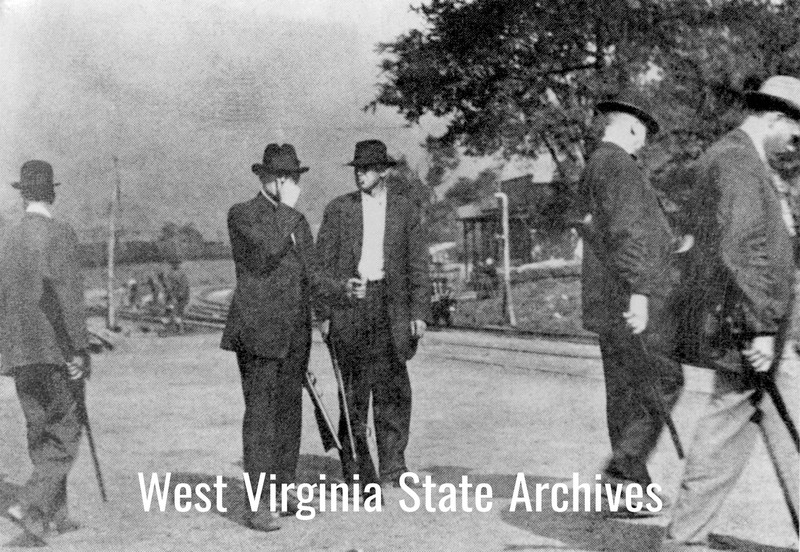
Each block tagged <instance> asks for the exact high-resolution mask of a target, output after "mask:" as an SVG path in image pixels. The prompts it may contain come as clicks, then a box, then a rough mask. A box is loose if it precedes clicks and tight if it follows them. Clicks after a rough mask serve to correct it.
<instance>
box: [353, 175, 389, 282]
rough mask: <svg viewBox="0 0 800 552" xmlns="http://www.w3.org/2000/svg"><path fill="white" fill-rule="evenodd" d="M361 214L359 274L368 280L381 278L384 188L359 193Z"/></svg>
mask: <svg viewBox="0 0 800 552" xmlns="http://www.w3.org/2000/svg"><path fill="white" fill-rule="evenodd" d="M361 214H362V215H363V217H364V235H363V239H362V241H361V260H360V261H359V263H358V274H359V276H360V277H361V278H362V279H364V280H368V281H377V280H383V277H384V269H383V238H384V234H385V233H386V188H385V187H383V186H381V187H379V188H378V189H375V190H374V195H370V194H367V193H363V192H362V193H361Z"/></svg>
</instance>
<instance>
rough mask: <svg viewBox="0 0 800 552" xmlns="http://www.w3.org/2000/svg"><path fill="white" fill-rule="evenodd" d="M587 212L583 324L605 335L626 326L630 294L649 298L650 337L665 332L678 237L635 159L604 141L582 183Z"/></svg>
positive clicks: (587, 166) (588, 167) (593, 155)
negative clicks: (611, 328)
mask: <svg viewBox="0 0 800 552" xmlns="http://www.w3.org/2000/svg"><path fill="white" fill-rule="evenodd" d="M580 192H581V193H580V197H581V198H582V200H583V201H584V202H585V205H584V211H583V212H584V213H589V214H591V215H592V223H591V227H590V228H589V229H587V233H586V234H587V235H586V239H585V242H586V247H585V248H584V257H583V271H582V277H581V279H582V283H583V295H582V301H583V325H584V327H585V328H586V329H587V330H590V331H594V332H601V331H602V330H603V329H604V328H607V327H608V325H609V324H621V323H623V322H624V320H623V317H622V313H624V312H625V311H627V310H628V307H629V300H630V296H631V295H632V294H641V295H646V296H647V297H648V300H649V305H650V307H649V310H650V312H649V319H650V322H649V324H648V326H649V333H657V332H662V331H664V332H666V333H665V335H664V336H663V337H664V338H667V337H669V335H668V334H669V330H668V329H667V328H665V325H666V324H667V320H666V318H665V316H664V308H665V307H664V305H665V303H666V299H667V296H668V294H669V292H670V289H671V287H672V285H673V284H674V281H675V277H674V275H673V272H672V270H671V267H670V261H669V257H670V252H671V251H672V246H673V241H674V236H673V234H672V231H671V229H670V226H669V223H668V222H667V219H666V216H665V215H664V212H663V210H662V208H661V204H660V202H659V199H658V195H657V194H656V191H655V190H654V189H653V187H652V186H651V185H650V183H649V182H648V180H647V178H645V175H644V173H643V172H642V170H641V169H640V168H639V166H638V165H637V163H636V161H635V159H634V158H633V157H632V156H631V155H629V154H628V153H627V152H626V151H625V150H623V149H622V148H621V147H619V146H618V145H616V144H612V143H609V142H602V143H601V144H600V146H599V147H598V148H597V150H595V152H594V153H593V154H592V157H591V158H590V159H589V162H588V163H587V165H586V168H585V170H584V172H583V175H582V177H581V182H580Z"/></svg>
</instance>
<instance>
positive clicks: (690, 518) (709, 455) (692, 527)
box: [668, 355, 800, 543]
mask: <svg viewBox="0 0 800 552" xmlns="http://www.w3.org/2000/svg"><path fill="white" fill-rule="evenodd" d="M776 384H777V387H778V390H779V391H780V394H781V396H782V397H783V401H784V402H785V403H786V407H787V409H788V411H789V414H790V416H791V419H792V421H793V422H794V424H795V426H797V423H798V422H797V421H798V410H799V409H800V362H798V360H797V357H796V356H795V355H787V358H785V359H784V360H783V361H782V362H781V364H780V367H779V369H778V373H777V375H776ZM753 393H755V390H753V389H747V388H744V386H743V384H742V380H741V378H740V377H739V376H738V375H735V374H731V373H725V372H717V373H716V375H715V378H714V389H713V391H712V394H711V398H710V400H709V403H708V406H707V408H706V412H705V413H704V415H703V417H702V418H701V419H700V421H699V422H698V425H697V429H696V431H695V437H694V442H693V443H692V446H691V448H690V450H689V455H688V458H687V460H686V467H685V471H684V474H683V479H682V481H681V486H680V490H679V491H678V497H677V500H676V503H675V507H674V509H673V513H672V520H671V523H670V526H669V529H668V534H669V536H670V537H671V538H673V539H675V540H676V541H679V542H684V543H701V542H705V541H706V539H707V538H708V535H709V533H710V532H711V530H712V525H713V523H714V520H715V518H716V516H717V514H718V513H719V510H720V508H721V507H722V505H723V502H724V501H725V497H726V496H728V493H729V492H730V491H731V490H732V489H733V487H734V485H735V483H736V481H737V479H738V478H739V476H740V475H741V473H742V471H743V470H744V468H745V466H746V465H747V461H748V459H749V458H750V455H751V453H752V451H753V448H754V446H755V444H756V439H757V436H758V434H759V433H761V435H762V437H763V439H764V443H765V444H766V448H767V451H768V452H769V456H770V459H771V460H772V465H773V466H774V467H775V471H776V473H777V475H778V480H779V481H780V484H781V487H782V489H781V490H782V491H783V494H784V498H785V499H786V504H787V506H788V507H789V508H790V509H793V511H794V513H795V515H796V513H797V509H798V499H800V478H798V471H800V460H798V453H797V449H796V448H795V445H794V442H793V441H792V439H791V436H790V434H789V431H788V430H787V428H786V425H785V423H784V422H783V420H782V419H781V417H780V415H779V414H778V411H777V410H776V409H775V405H774V404H773V402H772V399H771V398H770V397H769V395H767V394H766V393H765V394H764V396H763V398H762V399H761V401H760V403H759V409H760V410H761V411H762V412H763V417H762V419H761V421H760V423H759V424H756V423H754V422H753V421H752V418H753V414H754V413H755V412H756V407H755V406H754V405H753V404H752V402H751V398H752V396H753Z"/></svg>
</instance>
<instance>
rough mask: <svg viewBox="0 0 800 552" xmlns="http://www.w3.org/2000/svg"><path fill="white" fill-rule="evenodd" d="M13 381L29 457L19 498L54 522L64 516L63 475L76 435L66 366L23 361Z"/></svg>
mask: <svg viewBox="0 0 800 552" xmlns="http://www.w3.org/2000/svg"><path fill="white" fill-rule="evenodd" d="M14 383H15V386H16V390H17V396H18V397H19V402H20V405H21V406H22V412H23V414H24V415H25V422H26V426H27V433H28V454H29V455H30V458H31V462H32V463H33V472H32V473H31V476H30V478H29V479H28V481H27V482H26V483H25V485H24V486H23V488H22V490H21V493H20V496H19V503H20V504H21V505H22V507H23V508H24V509H25V510H26V512H27V513H28V514H29V515H31V516H33V517H34V518H36V519H42V520H44V521H47V522H50V521H52V522H58V521H61V520H62V519H64V518H66V517H67V475H68V474H69V471H70V469H71V468H72V465H73V464H74V462H75V458H76V457H77V455H78V445H79V444H80V437H81V426H80V423H79V421H78V416H77V404H76V402H75V399H74V397H73V395H72V393H71V391H70V389H69V380H68V376H67V371H66V368H64V367H62V366H57V365H53V364H41V365H32V366H25V367H22V368H17V369H16V371H15V372H14Z"/></svg>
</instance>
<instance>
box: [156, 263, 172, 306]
mask: <svg viewBox="0 0 800 552" xmlns="http://www.w3.org/2000/svg"><path fill="white" fill-rule="evenodd" d="M158 291H159V294H158V304H159V305H168V304H169V302H170V296H169V286H168V285H167V278H166V276H164V272H163V271H161V270H159V271H158Z"/></svg>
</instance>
